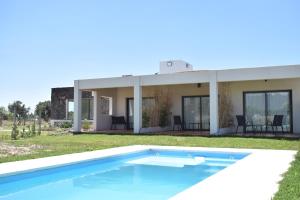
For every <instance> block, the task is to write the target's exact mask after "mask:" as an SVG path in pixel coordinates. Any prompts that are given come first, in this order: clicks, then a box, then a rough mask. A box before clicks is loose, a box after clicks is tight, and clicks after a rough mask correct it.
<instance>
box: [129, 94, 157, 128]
mask: <svg viewBox="0 0 300 200" xmlns="http://www.w3.org/2000/svg"><path fill="white" fill-rule="evenodd" d="M154 106H155V100H154V98H152V97H143V100H142V109H143V111H145V110H146V109H153V108H154ZM126 119H127V128H128V129H133V119H134V99H133V98H127V100H126Z"/></svg>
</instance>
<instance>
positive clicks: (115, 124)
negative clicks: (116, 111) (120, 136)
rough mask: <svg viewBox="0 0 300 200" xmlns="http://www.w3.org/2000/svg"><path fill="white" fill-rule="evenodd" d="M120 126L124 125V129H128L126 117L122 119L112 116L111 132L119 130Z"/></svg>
mask: <svg viewBox="0 0 300 200" xmlns="http://www.w3.org/2000/svg"><path fill="white" fill-rule="evenodd" d="M118 125H122V126H123V127H124V129H126V121H125V117H123V116H120V117H116V116H112V117H111V128H110V129H111V130H114V129H117V127H118Z"/></svg>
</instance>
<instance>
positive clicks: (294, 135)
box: [84, 129, 300, 139]
mask: <svg viewBox="0 0 300 200" xmlns="http://www.w3.org/2000/svg"><path fill="white" fill-rule="evenodd" d="M84 133H87V134H105V135H132V134H134V133H133V131H132V130H122V129H119V130H104V131H96V132H95V131H90V132H84ZM137 135H169V136H204V137H210V136H211V135H210V133H209V131H197V130H195V131H165V132H158V133H141V134H137ZM222 136H227V137H231V136H235V137H254V138H255V137H257V138H286V139H300V134H299V133H276V134H274V133H269V132H267V133H264V132H263V133H256V132H246V133H244V132H239V133H237V134H236V133H231V134H226V135H222ZM212 137H214V136H212Z"/></svg>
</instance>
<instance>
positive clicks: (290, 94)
mask: <svg viewBox="0 0 300 200" xmlns="http://www.w3.org/2000/svg"><path fill="white" fill-rule="evenodd" d="M272 92H274V93H276V92H288V93H289V109H290V132H291V133H293V130H294V128H293V127H294V126H293V90H292V89H287V90H257V91H253V90H251V91H243V115H244V116H245V117H246V95H247V94H265V117H266V123H267V121H268V120H267V117H268V108H269V106H268V97H267V96H268V95H267V94H268V93H272ZM244 132H246V130H245V127H244ZM265 132H268V130H267V129H266V131H265Z"/></svg>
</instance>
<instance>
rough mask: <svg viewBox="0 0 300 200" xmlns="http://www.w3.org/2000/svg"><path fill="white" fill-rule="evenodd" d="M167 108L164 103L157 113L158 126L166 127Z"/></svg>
mask: <svg viewBox="0 0 300 200" xmlns="http://www.w3.org/2000/svg"><path fill="white" fill-rule="evenodd" d="M168 117H169V110H168V107H167V106H166V105H162V106H161V108H160V113H159V126H160V127H166V126H167V125H168Z"/></svg>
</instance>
